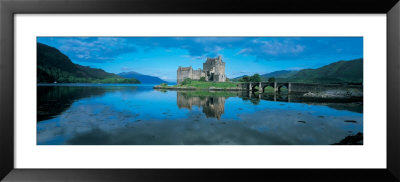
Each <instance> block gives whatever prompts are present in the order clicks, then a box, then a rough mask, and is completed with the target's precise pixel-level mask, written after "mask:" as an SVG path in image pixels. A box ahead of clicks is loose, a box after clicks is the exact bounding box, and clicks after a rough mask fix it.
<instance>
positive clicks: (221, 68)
mask: <svg viewBox="0 0 400 182" xmlns="http://www.w3.org/2000/svg"><path fill="white" fill-rule="evenodd" d="M201 77H204V78H205V79H206V81H214V82H225V81H226V75H225V62H223V61H222V58H221V56H218V57H217V58H207V61H206V62H205V63H203V70H201V69H200V68H199V69H198V70H194V69H193V68H192V66H190V67H180V66H179V68H178V71H177V83H178V84H179V83H180V82H182V81H183V80H185V78H190V79H192V80H200V78H201Z"/></svg>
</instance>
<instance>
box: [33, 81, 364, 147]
mask: <svg viewBox="0 0 400 182" xmlns="http://www.w3.org/2000/svg"><path fill="white" fill-rule="evenodd" d="M152 87H153V85H144V84H141V85H133V84H125V85H124V84H48V85H45V84H42V85H38V87H37V91H38V122H37V144H39V145H60V144H61V145H62V144H67V145H221V144H225V145H328V144H334V143H338V142H340V141H341V140H343V139H344V138H345V137H347V136H351V135H355V134H356V133H358V132H360V133H362V132H363V113H362V102H351V103H347V102H336V103H325V102H312V101H311V102H310V101H307V102H304V101H302V100H301V99H298V98H296V97H293V96H290V95H268V94H265V95H258V94H254V93H248V92H208V91H172V90H168V91H165V90H154V89H152Z"/></svg>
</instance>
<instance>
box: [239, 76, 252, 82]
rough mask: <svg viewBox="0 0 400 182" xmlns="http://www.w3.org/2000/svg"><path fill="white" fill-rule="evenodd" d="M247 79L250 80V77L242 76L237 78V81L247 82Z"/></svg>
mask: <svg viewBox="0 0 400 182" xmlns="http://www.w3.org/2000/svg"><path fill="white" fill-rule="evenodd" d="M249 81H250V78H249V77H248V76H244V77H242V78H240V79H239V82H249Z"/></svg>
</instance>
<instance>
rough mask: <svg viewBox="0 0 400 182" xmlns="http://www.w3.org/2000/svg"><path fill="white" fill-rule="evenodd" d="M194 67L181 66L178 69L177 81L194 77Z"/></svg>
mask: <svg viewBox="0 0 400 182" xmlns="http://www.w3.org/2000/svg"><path fill="white" fill-rule="evenodd" d="M192 75H193V69H192V67H179V68H178V71H177V82H178V84H179V83H181V82H182V81H183V80H185V78H190V79H192V78H193V76H192Z"/></svg>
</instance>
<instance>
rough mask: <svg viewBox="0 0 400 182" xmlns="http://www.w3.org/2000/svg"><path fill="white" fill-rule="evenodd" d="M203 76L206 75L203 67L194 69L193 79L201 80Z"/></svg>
mask: <svg viewBox="0 0 400 182" xmlns="http://www.w3.org/2000/svg"><path fill="white" fill-rule="evenodd" d="M202 76H203V77H205V73H204V72H203V71H202V70H201V69H198V70H193V75H192V79H193V80H200V78H201V77H202Z"/></svg>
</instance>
